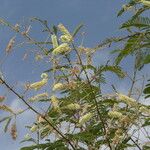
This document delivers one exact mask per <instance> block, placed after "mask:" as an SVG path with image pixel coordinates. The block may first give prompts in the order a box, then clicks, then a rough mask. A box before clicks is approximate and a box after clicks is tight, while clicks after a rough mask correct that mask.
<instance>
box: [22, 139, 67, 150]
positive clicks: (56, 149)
mask: <svg viewBox="0 0 150 150" xmlns="http://www.w3.org/2000/svg"><path fill="white" fill-rule="evenodd" d="M37 149H40V150H69V149H68V148H66V146H65V145H64V143H63V141H61V140H59V141H56V142H54V143H44V144H37V145H31V146H28V147H23V148H21V149H20V150H37Z"/></svg>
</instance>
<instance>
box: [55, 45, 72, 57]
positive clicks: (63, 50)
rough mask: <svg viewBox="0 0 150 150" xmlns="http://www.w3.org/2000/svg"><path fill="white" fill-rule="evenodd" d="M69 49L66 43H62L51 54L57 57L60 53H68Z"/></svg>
mask: <svg viewBox="0 0 150 150" xmlns="http://www.w3.org/2000/svg"><path fill="white" fill-rule="evenodd" d="M70 50H71V48H70V47H69V45H68V44H67V43H63V44H61V45H59V46H58V47H57V48H55V49H54V50H53V52H52V54H53V55H59V54H62V53H66V52H70Z"/></svg>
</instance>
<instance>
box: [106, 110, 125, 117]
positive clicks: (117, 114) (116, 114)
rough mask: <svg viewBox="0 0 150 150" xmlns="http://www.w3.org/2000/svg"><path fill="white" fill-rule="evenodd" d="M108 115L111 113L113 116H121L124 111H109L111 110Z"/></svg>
mask: <svg viewBox="0 0 150 150" xmlns="http://www.w3.org/2000/svg"><path fill="white" fill-rule="evenodd" d="M108 115H109V116H110V117H111V118H121V117H123V115H122V113H120V112H117V111H109V112H108Z"/></svg>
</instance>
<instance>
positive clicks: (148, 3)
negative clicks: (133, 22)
mask: <svg viewBox="0 0 150 150" xmlns="http://www.w3.org/2000/svg"><path fill="white" fill-rule="evenodd" d="M141 3H143V5H145V6H148V7H150V1H147V0H141Z"/></svg>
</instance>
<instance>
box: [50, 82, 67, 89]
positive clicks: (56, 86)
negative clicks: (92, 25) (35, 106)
mask: <svg viewBox="0 0 150 150" xmlns="http://www.w3.org/2000/svg"><path fill="white" fill-rule="evenodd" d="M65 87H66V86H65V84H62V83H56V84H54V86H53V91H56V90H63V89H65Z"/></svg>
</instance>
